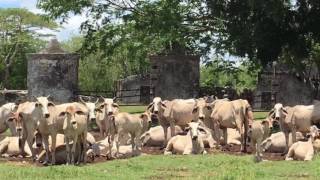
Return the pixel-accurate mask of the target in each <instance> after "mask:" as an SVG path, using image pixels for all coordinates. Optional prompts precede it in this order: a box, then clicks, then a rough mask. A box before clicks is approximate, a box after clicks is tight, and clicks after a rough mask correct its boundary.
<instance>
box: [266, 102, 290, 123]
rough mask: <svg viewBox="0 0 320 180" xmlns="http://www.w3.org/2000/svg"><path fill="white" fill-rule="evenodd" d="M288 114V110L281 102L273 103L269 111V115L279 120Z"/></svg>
mask: <svg viewBox="0 0 320 180" xmlns="http://www.w3.org/2000/svg"><path fill="white" fill-rule="evenodd" d="M287 115H288V112H287V111H286V109H285V108H284V107H283V105H282V104H281V103H277V104H275V105H274V108H273V109H272V110H271V111H270V112H269V116H271V117H272V116H274V119H275V120H277V121H279V120H280V119H282V118H285V117H286V116H287Z"/></svg>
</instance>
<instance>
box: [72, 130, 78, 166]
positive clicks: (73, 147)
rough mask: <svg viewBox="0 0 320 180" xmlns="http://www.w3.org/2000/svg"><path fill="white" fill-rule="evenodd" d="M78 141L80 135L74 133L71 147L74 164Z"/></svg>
mask: <svg viewBox="0 0 320 180" xmlns="http://www.w3.org/2000/svg"><path fill="white" fill-rule="evenodd" d="M77 143H78V135H74V136H73V144H72V149H71V164H73V165H74V156H75V153H76V147H77Z"/></svg>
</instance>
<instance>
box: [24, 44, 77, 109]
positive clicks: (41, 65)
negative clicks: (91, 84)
mask: <svg viewBox="0 0 320 180" xmlns="http://www.w3.org/2000/svg"><path fill="white" fill-rule="evenodd" d="M79 57H80V56H79V55H78V54H74V53H67V52H65V51H63V50H62V49H61V48H60V45H59V43H58V41H57V40H56V39H53V40H51V42H50V43H49V44H48V47H47V48H46V49H44V50H42V51H40V52H39V53H36V54H28V77H27V79H28V80H27V85H28V96H29V98H30V97H32V96H47V95H50V96H51V97H52V98H53V100H54V101H57V102H61V103H62V102H68V101H71V100H73V96H74V92H75V91H76V90H77V89H78V65H79Z"/></svg>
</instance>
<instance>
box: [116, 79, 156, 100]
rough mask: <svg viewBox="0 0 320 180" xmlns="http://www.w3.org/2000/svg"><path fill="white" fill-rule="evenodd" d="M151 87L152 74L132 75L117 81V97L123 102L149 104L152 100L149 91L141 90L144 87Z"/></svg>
mask: <svg viewBox="0 0 320 180" xmlns="http://www.w3.org/2000/svg"><path fill="white" fill-rule="evenodd" d="M144 88H146V89H148V88H149V89H150V76H149V75H132V76H128V77H126V78H124V79H120V80H118V81H117V84H116V89H117V97H119V99H120V101H121V102H122V103H126V104H135V103H143V104H147V103H149V102H150V101H151V98H152V97H151V95H150V91H149V92H146V93H144V92H141V91H143V89H144Z"/></svg>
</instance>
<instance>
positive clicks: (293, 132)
mask: <svg viewBox="0 0 320 180" xmlns="http://www.w3.org/2000/svg"><path fill="white" fill-rule="evenodd" d="M291 136H292V144H293V143H295V142H297V127H296V125H295V124H293V125H292V130H291Z"/></svg>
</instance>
